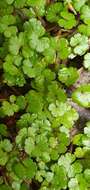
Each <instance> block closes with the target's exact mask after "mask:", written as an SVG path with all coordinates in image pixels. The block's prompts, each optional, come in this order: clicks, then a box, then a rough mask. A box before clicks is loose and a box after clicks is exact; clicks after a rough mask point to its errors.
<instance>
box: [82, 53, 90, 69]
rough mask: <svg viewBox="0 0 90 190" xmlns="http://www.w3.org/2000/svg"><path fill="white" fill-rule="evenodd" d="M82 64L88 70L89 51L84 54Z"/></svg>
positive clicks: (89, 64)
mask: <svg viewBox="0 0 90 190" xmlns="http://www.w3.org/2000/svg"><path fill="white" fill-rule="evenodd" d="M83 65H84V67H85V68H86V69H88V70H90V53H87V54H86V55H85V56H84V62H83Z"/></svg>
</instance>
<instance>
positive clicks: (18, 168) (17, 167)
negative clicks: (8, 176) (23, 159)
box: [12, 163, 26, 180]
mask: <svg viewBox="0 0 90 190" xmlns="http://www.w3.org/2000/svg"><path fill="white" fill-rule="evenodd" d="M12 169H13V171H14V173H15V175H16V176H17V177H19V178H20V179H22V180H24V179H25V178H26V168H25V167H24V166H23V165H22V164H21V163H16V164H14V165H13V168H12Z"/></svg>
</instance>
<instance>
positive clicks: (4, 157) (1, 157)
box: [0, 148, 8, 166]
mask: <svg viewBox="0 0 90 190" xmlns="http://www.w3.org/2000/svg"><path fill="white" fill-rule="evenodd" d="M7 161H8V154H7V153H6V152H4V151H3V150H2V149H1V148H0V165H1V166H5V164H6V163H7Z"/></svg>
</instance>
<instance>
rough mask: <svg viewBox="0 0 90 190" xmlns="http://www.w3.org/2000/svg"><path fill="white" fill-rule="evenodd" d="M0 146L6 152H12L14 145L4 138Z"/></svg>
mask: <svg viewBox="0 0 90 190" xmlns="http://www.w3.org/2000/svg"><path fill="white" fill-rule="evenodd" d="M0 147H1V148H2V149H3V150H4V151H5V152H11V151H12V148H13V145H12V144H11V142H10V141H9V140H8V139H4V140H3V141H1V142H0Z"/></svg>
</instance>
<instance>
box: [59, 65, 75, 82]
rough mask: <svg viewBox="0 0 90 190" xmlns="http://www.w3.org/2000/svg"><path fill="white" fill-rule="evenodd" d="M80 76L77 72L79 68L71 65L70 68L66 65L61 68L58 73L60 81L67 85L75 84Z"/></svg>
mask: <svg viewBox="0 0 90 190" xmlns="http://www.w3.org/2000/svg"><path fill="white" fill-rule="evenodd" d="M78 77H79V74H78V72H77V69H76V68H73V67H69V68H67V67H64V68H62V69H60V70H59V73H58V78H59V81H61V82H62V83H64V84H65V85H66V86H70V85H72V84H74V83H75V82H76V80H77V79H78Z"/></svg>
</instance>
